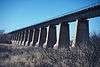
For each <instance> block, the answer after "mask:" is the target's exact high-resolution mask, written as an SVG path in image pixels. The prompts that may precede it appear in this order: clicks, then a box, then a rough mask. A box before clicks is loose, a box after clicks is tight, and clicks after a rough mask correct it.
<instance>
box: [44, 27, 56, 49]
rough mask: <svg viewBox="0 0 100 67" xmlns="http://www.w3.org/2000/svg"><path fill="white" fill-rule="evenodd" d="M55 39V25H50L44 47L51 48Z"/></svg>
mask: <svg viewBox="0 0 100 67" xmlns="http://www.w3.org/2000/svg"><path fill="white" fill-rule="evenodd" d="M56 41H57V36H56V26H55V25H50V26H49V31H48V39H47V45H46V48H53V46H54V45H55V44H56Z"/></svg>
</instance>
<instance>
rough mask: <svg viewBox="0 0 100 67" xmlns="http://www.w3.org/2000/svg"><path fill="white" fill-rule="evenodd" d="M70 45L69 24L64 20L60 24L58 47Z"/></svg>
mask: <svg viewBox="0 0 100 67" xmlns="http://www.w3.org/2000/svg"><path fill="white" fill-rule="evenodd" d="M69 46H70V35H69V24H68V23H67V22H63V23H61V26H60V34H59V41H58V48H69Z"/></svg>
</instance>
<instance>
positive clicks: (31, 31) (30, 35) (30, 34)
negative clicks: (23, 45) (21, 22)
mask: <svg viewBox="0 0 100 67" xmlns="http://www.w3.org/2000/svg"><path fill="white" fill-rule="evenodd" d="M29 31H30V33H29V39H28V43H27V44H28V46H29V45H30V43H31V41H32V37H33V29H29Z"/></svg>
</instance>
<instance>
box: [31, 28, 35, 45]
mask: <svg viewBox="0 0 100 67" xmlns="http://www.w3.org/2000/svg"><path fill="white" fill-rule="evenodd" d="M32 32H33V33H32V40H30V46H32V45H33V41H34V32H35V29H32Z"/></svg>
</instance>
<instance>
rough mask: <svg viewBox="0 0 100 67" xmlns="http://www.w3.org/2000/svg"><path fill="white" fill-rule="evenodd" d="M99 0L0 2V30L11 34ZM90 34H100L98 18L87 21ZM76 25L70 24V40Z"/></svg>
mask: <svg viewBox="0 0 100 67" xmlns="http://www.w3.org/2000/svg"><path fill="white" fill-rule="evenodd" d="M98 2H100V0H0V30H5V32H11V31H14V30H17V29H20V28H24V27H27V26H30V25H34V24H38V23H41V22H43V21H45V20H48V19H52V18H54V17H58V16H62V15H63V14H67V13H70V12H73V11H77V10H80V9H82V8H85V7H86V6H88V5H91V4H94V3H98ZM89 23H90V24H89V28H90V29H89V30H90V32H91V33H93V32H96V33H100V17H96V18H92V19H89ZM75 29H76V23H75V22H73V23H70V35H71V38H72V37H73V36H74V35H75Z"/></svg>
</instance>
